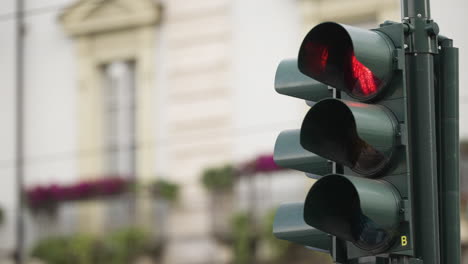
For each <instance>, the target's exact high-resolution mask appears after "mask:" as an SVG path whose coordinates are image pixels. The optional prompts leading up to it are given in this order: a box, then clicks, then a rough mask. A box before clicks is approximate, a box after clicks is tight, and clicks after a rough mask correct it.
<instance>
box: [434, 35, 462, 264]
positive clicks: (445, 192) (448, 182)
mask: <svg viewBox="0 0 468 264" xmlns="http://www.w3.org/2000/svg"><path fill="white" fill-rule="evenodd" d="M441 46H442V47H441V50H440V56H439V58H438V63H437V65H438V71H437V73H438V80H439V84H438V87H437V89H436V93H437V102H438V104H437V106H438V107H437V114H438V116H437V117H438V118H437V120H438V122H437V133H438V150H439V155H438V164H439V167H438V168H439V204H440V218H439V219H440V239H441V243H440V245H441V263H461V262H460V254H461V253H460V251H461V249H460V186H459V184H460V183H459V181H460V176H459V155H460V154H459V152H460V150H459V132H458V129H459V124H458V122H459V109H458V107H459V106H458V71H459V69H458V49H457V48H454V47H452V44H451V41H449V40H447V41H444V42H443V43H442V45H441Z"/></svg>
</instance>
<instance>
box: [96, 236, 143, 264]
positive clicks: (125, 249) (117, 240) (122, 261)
mask: <svg viewBox="0 0 468 264" xmlns="http://www.w3.org/2000/svg"><path fill="white" fill-rule="evenodd" d="M149 244H150V239H149V236H148V235H147V233H145V232H144V231H142V230H140V229H138V228H128V229H124V230H121V231H118V232H115V233H113V234H111V235H110V236H108V237H107V238H106V239H105V242H104V245H105V248H106V250H107V252H108V255H109V259H108V263H112V264H127V263H131V262H132V260H134V259H135V258H136V257H138V256H139V255H140V254H142V253H145V251H146V249H147V248H148V247H149Z"/></svg>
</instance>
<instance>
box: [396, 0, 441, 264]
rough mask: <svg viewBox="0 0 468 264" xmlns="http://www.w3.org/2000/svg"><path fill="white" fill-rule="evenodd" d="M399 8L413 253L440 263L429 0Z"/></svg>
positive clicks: (433, 47) (416, 0) (426, 261)
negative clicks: (403, 49) (404, 28)
mask: <svg viewBox="0 0 468 264" xmlns="http://www.w3.org/2000/svg"><path fill="white" fill-rule="evenodd" d="M402 6H403V22H404V23H407V24H409V25H410V27H409V28H410V30H409V31H408V32H406V33H407V38H406V39H407V41H406V43H405V44H406V45H407V46H408V48H407V49H406V63H407V72H406V74H407V87H408V88H407V95H408V109H409V116H408V118H409V123H408V124H409V125H408V132H409V140H410V144H409V146H410V149H409V151H410V156H411V161H410V169H411V181H412V186H413V189H412V201H413V204H412V207H413V212H414V215H413V217H414V220H415V221H414V230H415V231H414V232H415V234H414V250H415V254H416V257H417V258H419V259H422V261H423V263H424V264H440V263H441V262H440V244H439V243H440V242H439V217H438V215H439V205H438V177H437V144H436V140H437V137H436V133H437V130H436V113H435V103H436V100H435V94H434V53H436V52H437V39H436V37H435V35H436V34H437V33H438V29H437V28H436V25H435V24H431V23H430V22H431V21H429V17H430V8H429V0H403V4H402ZM428 26H431V28H428ZM429 29H432V30H429ZM434 41H435V42H436V43H435V45H434V43H433V42H434ZM444 264H445V263H444ZM447 264H448V263H447Z"/></svg>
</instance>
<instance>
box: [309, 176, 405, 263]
mask: <svg viewBox="0 0 468 264" xmlns="http://www.w3.org/2000/svg"><path fill="white" fill-rule="evenodd" d="M400 200H401V198H400V195H399V193H398V191H397V190H396V189H395V188H394V187H393V186H392V185H391V184H389V183H387V182H385V181H380V180H372V179H364V178H360V177H353V176H343V175H338V174H330V175H327V176H325V177H322V178H321V179H319V180H318V181H317V182H316V183H315V184H314V185H313V186H312V188H311V189H310V191H309V193H308V195H307V198H306V201H305V204H304V220H305V222H306V223H307V224H309V225H310V226H312V227H315V228H317V229H319V230H321V231H323V232H326V233H330V234H332V235H335V236H337V237H338V238H340V239H344V240H346V241H350V242H352V243H353V244H354V245H356V246H357V247H359V248H362V249H364V250H366V251H369V252H372V253H376V254H377V253H381V252H382V251H384V250H386V249H388V248H389V247H391V246H392V243H393V242H394V239H395V235H396V234H397V230H398V225H399V223H400V208H401V207H400Z"/></svg>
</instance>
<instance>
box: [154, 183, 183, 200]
mask: <svg viewBox="0 0 468 264" xmlns="http://www.w3.org/2000/svg"><path fill="white" fill-rule="evenodd" d="M179 191H180V186H179V185H178V184H177V183H174V182H171V181H168V180H165V179H158V180H156V181H155V182H153V184H151V194H152V195H153V196H154V197H155V198H159V199H164V200H166V201H168V202H175V201H176V200H177V198H178V197H179Z"/></svg>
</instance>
